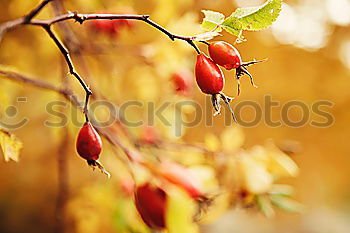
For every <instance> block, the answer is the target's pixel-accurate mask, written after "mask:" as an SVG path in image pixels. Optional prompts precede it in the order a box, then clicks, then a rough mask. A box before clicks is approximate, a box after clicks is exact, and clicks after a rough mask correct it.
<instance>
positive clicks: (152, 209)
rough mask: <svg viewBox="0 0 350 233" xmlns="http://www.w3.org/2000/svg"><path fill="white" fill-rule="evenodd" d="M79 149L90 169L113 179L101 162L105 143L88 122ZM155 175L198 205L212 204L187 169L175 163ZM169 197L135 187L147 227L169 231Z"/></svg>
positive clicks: (162, 191)
mask: <svg viewBox="0 0 350 233" xmlns="http://www.w3.org/2000/svg"><path fill="white" fill-rule="evenodd" d="M152 138H153V136H152ZM148 139H149V135H148ZM149 140H150V139H149ZM154 140H156V139H152V140H151V141H148V142H151V143H153V142H154ZM76 149H77V152H78V154H79V155H80V156H81V157H82V158H83V159H85V160H86V161H87V163H88V164H89V165H90V166H92V167H95V166H97V167H98V168H99V169H101V171H102V172H104V173H106V174H107V175H109V174H108V173H107V172H106V171H105V170H104V169H103V167H102V165H101V164H100V163H99V162H98V161H97V160H98V159H99V155H100V153H101V150H102V141H101V137H100V136H99V134H98V133H97V131H96V130H95V129H94V127H93V126H92V124H91V123H90V122H86V123H85V124H84V125H83V127H82V128H81V129H80V131H79V134H78V138H77V142H76ZM153 173H155V174H156V176H157V177H159V178H160V179H161V180H162V182H163V183H164V181H166V182H168V183H170V184H173V185H176V186H177V187H179V188H181V189H182V190H184V191H185V192H186V193H188V195H189V196H190V197H191V198H193V199H194V200H196V201H198V203H200V204H203V203H204V204H205V203H206V202H208V201H209V199H208V198H207V197H205V195H204V194H203V193H202V191H201V188H200V185H199V182H198V181H197V180H196V179H195V177H193V175H192V174H191V173H190V172H189V170H188V169H187V168H186V167H184V166H182V165H180V164H177V163H173V162H161V163H160V165H159V166H157V167H154V168H153ZM166 187H167V186H166ZM167 196H168V194H167V191H166V189H165V188H163V187H160V186H156V185H154V184H152V183H150V182H146V183H143V184H141V185H138V186H137V187H134V198H135V205H136V208H137V211H138V212H139V214H140V216H141V218H142V220H143V221H144V222H145V224H146V225H147V226H149V227H150V228H152V229H164V228H166V221H165V219H166V217H165V216H166V207H167Z"/></svg>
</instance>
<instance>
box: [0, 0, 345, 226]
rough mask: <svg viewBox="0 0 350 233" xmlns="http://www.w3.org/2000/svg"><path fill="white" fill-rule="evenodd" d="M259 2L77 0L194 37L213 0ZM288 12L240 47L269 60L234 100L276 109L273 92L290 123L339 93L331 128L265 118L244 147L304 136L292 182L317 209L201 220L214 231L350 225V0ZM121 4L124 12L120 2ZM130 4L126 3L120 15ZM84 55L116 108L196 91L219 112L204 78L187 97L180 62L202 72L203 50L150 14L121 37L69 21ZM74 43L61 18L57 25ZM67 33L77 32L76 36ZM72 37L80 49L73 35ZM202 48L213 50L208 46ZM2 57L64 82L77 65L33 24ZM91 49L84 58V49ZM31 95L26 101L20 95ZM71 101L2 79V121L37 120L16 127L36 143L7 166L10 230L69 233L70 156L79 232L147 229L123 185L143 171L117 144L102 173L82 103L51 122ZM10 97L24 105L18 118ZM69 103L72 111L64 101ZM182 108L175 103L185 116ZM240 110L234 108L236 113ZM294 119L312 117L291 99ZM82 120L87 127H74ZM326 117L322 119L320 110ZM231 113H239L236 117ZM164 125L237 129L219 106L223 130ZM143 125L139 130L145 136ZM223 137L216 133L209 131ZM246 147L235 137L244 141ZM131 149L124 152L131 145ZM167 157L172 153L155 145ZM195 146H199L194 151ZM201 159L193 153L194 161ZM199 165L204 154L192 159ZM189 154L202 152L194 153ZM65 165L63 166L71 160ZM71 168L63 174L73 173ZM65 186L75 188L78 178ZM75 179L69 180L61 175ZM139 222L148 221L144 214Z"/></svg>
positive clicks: (2, 201) (7, 12)
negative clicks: (86, 145)
mask: <svg viewBox="0 0 350 233" xmlns="http://www.w3.org/2000/svg"><path fill="white" fill-rule="evenodd" d="M263 2H264V1H260V0H217V1H209V0H200V1H199V0H197V1H196V0H150V1H136V0H120V1H112V0H109V1H108V0H64V1H63V4H64V7H65V9H66V10H67V11H78V12H79V13H94V12H111V13H113V12H117V11H118V10H120V9H124V10H125V9H132V10H133V11H134V12H136V13H138V14H149V15H151V18H152V19H153V20H154V21H156V22H157V23H159V24H160V25H162V26H164V27H165V28H167V29H168V30H170V31H171V32H174V33H178V34H181V35H194V34H197V33H198V32H200V31H201V29H200V26H199V25H200V23H201V20H202V17H203V15H202V13H201V10H202V9H210V10H214V11H218V12H222V13H223V14H225V15H226V16H228V15H230V14H231V13H232V12H233V11H234V10H235V9H236V8H237V7H247V6H256V5H259V4H261V3H263ZM284 2H285V3H284V5H283V8H282V12H281V15H280V17H279V18H278V20H277V21H276V22H275V23H274V24H273V26H272V27H271V28H269V29H267V30H264V31H261V32H245V33H244V35H245V37H246V38H247V41H246V42H244V43H241V44H237V45H236V47H237V48H238V49H239V51H240V53H241V55H242V58H243V60H244V61H248V60H252V59H262V58H268V61H267V62H264V63H261V64H259V65H256V66H254V67H252V68H250V72H251V73H252V74H253V75H254V78H255V82H256V83H257V85H258V86H259V88H258V89H255V88H252V87H251V86H250V83H249V79H248V78H247V77H243V78H242V94H241V95H240V97H239V98H238V99H237V100H236V101H237V102H235V101H234V102H233V106H234V105H235V104H237V103H239V102H240V101H244V100H251V101H255V102H257V103H259V104H260V105H261V106H264V98H265V95H270V96H271V98H272V99H273V100H274V101H279V106H277V107H274V108H272V110H271V116H272V119H273V120H275V121H277V120H279V119H281V109H282V105H283V104H285V103H286V102H288V101H291V100H299V101H303V103H305V104H306V105H308V106H311V105H312V104H313V103H314V102H316V101H319V100H327V101H330V102H332V103H333V104H334V105H333V106H332V107H327V108H325V111H327V112H329V113H331V114H332V116H333V119H334V123H333V124H332V125H330V126H327V127H324V128H318V127H315V126H312V125H310V121H311V120H312V119H318V118H317V117H318V116H316V115H315V114H312V113H311V115H310V120H309V121H308V123H307V124H305V125H303V126H301V127H290V126H287V125H285V124H283V125H282V126H279V127H271V126H269V125H267V124H265V123H264V120H263V119H262V120H261V121H259V123H258V124H257V125H255V126H253V127H241V128H242V130H243V132H244V135H245V136H244V138H245V141H244V144H243V148H250V147H252V146H254V145H256V144H260V145H261V144H264V143H265V141H266V139H270V138H271V139H273V140H274V141H275V142H276V144H278V145H285V144H286V143H288V142H290V141H293V142H294V141H296V142H298V147H300V148H301V150H300V151H298V153H296V154H295V155H292V158H293V159H294V160H295V161H296V163H297V164H298V166H299V168H300V174H299V176H298V177H297V178H296V179H289V178H288V179H285V180H284V182H285V183H288V184H292V185H293V186H295V189H296V195H295V197H294V198H295V199H296V200H298V202H300V203H302V204H303V205H304V206H305V210H304V211H303V213H301V214H296V213H286V212H283V211H277V215H276V216H275V217H273V218H266V217H265V216H263V215H262V214H260V213H257V212H254V211H249V210H244V209H241V208H235V209H232V210H230V211H228V212H225V213H224V214H223V215H221V216H220V217H218V218H217V219H216V220H215V221H213V222H211V223H210V224H204V223H203V224H201V231H202V232H207V233H211V232H220V233H226V232H227V233H229V232H236V233H240V232H241V233H265V232H266V233H273V232H284V233H288V232H290V233H292V232H293V233H296V232H300V233H304V232H305V233H328V232H332V233H347V232H350V230H349V229H350V181H349V179H348V177H350V157H349V152H350V148H349V145H348V142H347V141H348V138H349V132H350V126H349V124H348V119H349V118H350V110H349V109H350V92H349V89H350V83H349V78H350V71H349V69H350V30H349V27H350V1H349V0H321V1H320V0H303V1H301V0H299V1H298V0H289V1H288V0H286V1H284ZM0 3H1V15H0V22H1V23H2V22H5V21H8V20H12V19H15V18H18V17H21V16H23V15H25V14H26V13H28V12H29V11H30V10H31V9H32V8H33V7H34V6H36V4H37V3H38V1H27V0H0ZM118 13H119V12H118ZM121 13H122V12H121ZM53 16H54V11H53V7H51V6H47V7H46V8H45V9H44V10H43V11H42V12H41V13H40V14H39V15H38V17H37V18H40V19H47V18H52V17H53ZM68 25H69V26H70V27H71V28H72V29H73V32H74V33H75V34H76V39H77V40H78V42H77V41H74V40H73V41H70V42H71V43H72V45H76V44H75V43H78V44H80V45H81V46H82V51H83V53H82V54H80V55H79V54H78V55H77V54H74V55H72V57H73V62H74V63H75V64H76V67H77V70H78V71H79V72H80V73H81V74H82V76H83V77H84V78H85V79H86V81H87V83H93V84H91V86H92V88H93V89H96V90H98V92H99V93H100V94H102V95H103V96H105V97H108V99H109V100H111V101H112V102H113V103H115V104H121V103H123V102H125V101H127V100H138V101H141V102H142V103H144V104H145V105H146V104H147V103H148V102H153V103H155V105H156V106H160V105H161V104H162V103H164V102H165V101H170V102H176V101H180V100H183V99H184V98H185V99H193V100H195V101H197V102H198V103H200V105H201V106H204V105H205V104H206V105H207V110H205V112H204V113H205V114H206V116H207V117H210V116H211V114H212V110H211V106H210V104H208V98H209V97H205V96H204V95H203V94H202V93H200V90H199V89H198V88H197V86H196V85H195V86H194V88H193V89H194V90H193V93H192V94H191V95H190V96H189V97H179V96H176V94H175V92H174V88H173V87H172V84H171V75H172V74H173V73H175V72H177V71H178V70H180V69H186V70H189V71H191V72H192V70H193V67H194V64H195V51H194V50H193V48H191V47H190V46H188V45H187V44H186V43H185V42H183V41H175V42H172V41H171V40H169V38H167V37H166V36H165V35H163V34H161V33H160V32H159V31H157V30H155V29H153V28H151V27H149V26H148V25H146V24H144V23H143V22H134V24H133V25H132V28H131V29H124V30H120V32H118V35H115V36H114V37H111V36H108V35H103V34H99V33H97V32H95V31H94V30H92V29H91V23H89V22H86V23H84V24H83V25H79V24H78V23H74V22H69V24H68ZM54 29H55V31H56V32H57V35H58V36H59V37H60V38H61V39H62V38H63V37H62V36H61V34H62V28H59V27H58V26H55V27H54ZM222 34H223V36H222V37H217V38H215V39H214V40H225V41H228V42H230V43H234V41H235V37H234V36H232V35H230V34H228V33H226V32H223V33H222ZM63 39H64V38H63ZM67 46H68V45H67ZM198 46H199V48H200V49H201V50H202V51H203V52H205V53H207V48H206V46H205V45H204V44H198ZM0 51H1V52H0V64H1V65H2V66H10V67H12V68H14V69H15V70H17V71H21V72H24V73H26V74H30V75H31V76H34V77H37V78H39V79H40V78H42V79H45V80H46V81H49V82H51V83H53V84H55V85H58V86H60V85H61V83H62V79H63V78H66V77H68V76H67V75H66V73H67V70H66V64H65V63H64V61H63V59H62V55H61V54H60V53H59V51H58V49H57V48H56V47H55V45H54V44H53V42H52V41H51V40H50V38H49V37H48V36H47V35H46V34H45V32H44V31H43V30H42V29H40V28H37V27H33V26H30V25H28V26H22V27H19V28H17V29H15V30H14V31H10V32H8V33H7V34H5V35H4V36H3V38H2V41H1V44H0ZM78 56H81V57H83V60H84V62H82V60H81V59H78V58H77V57H78ZM224 73H225V77H226V85H225V93H226V94H228V95H230V96H235V95H236V83H235V82H234V74H233V72H232V71H231V72H227V71H225V72H224ZM67 79H68V80H69V83H70V85H72V87H73V89H74V91H75V93H77V94H78V95H79V96H78V98H79V99H81V100H83V97H84V93H83V91H82V90H81V88H80V86H79V84H78V83H77V82H76V80H74V79H73V78H72V77H69V78H67ZM18 97H26V98H27V102H18V101H17V100H18ZM55 100H63V99H62V98H60V97H59V96H58V95H57V94H55V93H53V92H49V91H42V90H40V89H36V88H34V87H33V88H32V87H26V86H25V85H23V84H18V83H15V82H11V81H9V80H5V79H1V80H0V101H1V102H0V117H1V121H2V122H6V123H7V124H13V123H15V122H18V121H19V120H20V119H23V118H24V117H26V118H28V119H29V121H28V123H26V124H25V125H24V126H23V127H21V128H19V129H16V130H14V131H13V133H15V134H16V136H17V137H18V138H20V139H21V140H22V142H23V150H22V152H21V155H20V161H19V162H18V163H15V162H13V161H11V162H8V163H6V162H5V161H4V160H1V162H0V164H1V165H0V166H1V170H0V177H1V178H0V184H1V185H0V229H1V232H4V233H17V232H27V233H31V232H33V233H34V232H35V233H41V232H43V233H44V232H45V233H46V232H53V231H57V232H58V231H59V230H58V228H59V226H57V225H55V223H57V221H56V217H57V215H56V213H57V209H56V202H57V196H58V195H59V191H58V187H59V186H58V175H57V174H58V167H59V166H58V164H59V163H62V161H63V160H64V159H62V158H66V159H67V167H65V166H64V167H63V169H66V170H64V171H63V172H64V176H65V177H64V178H65V181H64V182H66V183H67V185H68V190H65V191H64V193H63V194H62V193H61V194H62V196H63V199H61V200H59V201H63V202H65V201H67V203H68V204H67V206H68V207H67V215H66V217H65V218H66V221H65V222H66V228H67V229H66V230H67V232H84V233H90V232H91V233H94V232H147V230H146V229H145V227H144V226H141V224H140V223H137V224H139V225H140V227H138V228H139V229H138V230H135V229H134V231H131V230H130V231H128V230H127V229H128V228H127V227H125V226H126V225H127V224H128V223H127V220H125V219H127V218H128V217H127V216H133V215H132V214H131V213H129V212H132V211H134V208H135V207H134V206H133V203H132V197H128V198H125V197H124V196H125V195H124V194H123V192H122V187H123V185H122V183H123V182H124V180H125V179H126V180H127V179H130V177H129V174H128V172H127V168H126V167H125V165H123V164H122V163H121V162H120V161H119V160H118V159H117V158H116V157H115V156H113V153H115V152H114V151H113V149H112V148H111V147H110V146H108V142H107V141H104V145H105V147H104V149H103V154H102V155H101V161H102V162H103V164H104V165H105V167H106V169H107V170H109V171H110V172H111V174H112V178H111V179H109V180H107V179H106V177H104V176H103V175H102V174H100V173H98V172H97V171H95V172H92V170H91V169H89V168H88V167H87V166H86V164H85V162H84V161H83V160H82V159H81V158H79V156H77V154H76V152H75V137H76V134H77V132H78V130H79V128H80V127H81V125H82V123H83V121H84V117H83V115H82V114H80V113H79V112H78V111H76V110H74V108H73V107H69V105H67V106H66V107H64V106H63V107H62V108H61V111H64V112H68V118H67V121H68V123H67V125H68V126H67V128H68V132H67V131H66V130H65V128H60V127H56V128H50V127H47V126H45V125H44V122H45V121H54V122H57V121H58V120H59V119H58V118H57V117H54V116H52V114H49V113H48V112H47V111H46V109H45V108H46V107H47V104H48V103H50V101H55ZM9 106H15V107H16V109H17V110H16V112H15V113H16V114H15V113H13V112H12V113H11V111H15V110H13V109H12V110H11V109H10V110H9V108H8V107H9ZM62 109H63V110H62ZM105 110H106V109H101V110H98V111H96V114H97V115H98V116H97V117H98V118H99V119H106V118H108V114H107V113H105ZM147 110H149V109H147V107H143V108H130V109H129V110H128V111H127V117H128V119H130V120H131V121H136V120H141V119H147ZM182 110H183V112H177V113H176V114H181V115H182V116H183V117H185V118H186V119H188V120H190V119H193V117H194V116H195V110H194V109H192V108H188V109H187V108H186V109H182ZM173 111H176V109H175V110H174V109H173V108H171V109H170V110H169V111H167V112H166V114H165V115H166V117H167V119H168V120H169V121H170V122H174V114H175V113H174V112H173ZM240 114H241V117H242V119H244V120H246V121H250V120H253V119H254V116H255V112H254V111H253V109H251V108H249V107H247V108H243V109H242V111H241V112H240ZM226 115H228V113H227V114H226ZM289 117H290V119H291V120H293V121H298V120H300V119H302V117H303V112H302V111H300V108H297V107H296V108H291V109H290V112H289ZM73 118H77V120H78V122H79V124H74V122H73V120H72V119H73ZM321 120H322V119H321ZM226 121H227V118H226ZM157 127H158V128H159V131H160V134H161V135H162V137H163V138H165V139H167V140H174V141H180V142H189V143H204V142H205V141H206V140H207V139H208V135H215V136H217V137H219V136H220V134H221V132H222V131H223V130H224V129H225V128H228V127H229V126H227V122H226V124H225V117H223V116H217V117H215V118H214V120H213V124H212V125H211V126H205V124H204V122H203V121H202V122H200V124H198V125H196V126H195V127H187V128H186V127H185V128H183V129H182V135H181V137H180V138H179V137H176V135H174V132H175V127H176V125H174V124H173V125H172V126H164V125H163V124H161V123H160V122H157ZM141 128H142V127H136V128H132V129H131V131H132V132H133V133H134V134H135V135H140V132H141V130H142V129H141ZM209 137H210V136H209ZM233 143H234V140H233ZM119 153H120V154H122V153H121V152H119ZM155 153H161V152H155ZM183 156H188V154H186V153H183ZM195 159H196V158H193V160H195ZM188 160H189V161H190V160H191V159H188ZM184 163H190V162H188V161H187V162H184ZM61 169H62V164H61ZM61 172H62V171H61ZM66 183H64V184H63V185H64V186H65V184H66ZM61 185H62V184H61ZM135 224H136V223H135Z"/></svg>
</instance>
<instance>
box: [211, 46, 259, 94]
mask: <svg viewBox="0 0 350 233" xmlns="http://www.w3.org/2000/svg"><path fill="white" fill-rule="evenodd" d="M208 50H209V54H210V57H211V59H213V61H214V62H215V63H216V64H218V65H220V66H223V67H224V68H225V69H227V70H231V69H236V80H237V83H238V95H239V94H240V92H241V90H240V81H239V78H240V77H241V76H242V75H244V74H246V75H248V76H249V78H250V83H251V84H252V86H253V87H257V86H256V85H255V84H254V80H253V77H252V75H251V74H250V73H249V72H248V70H247V68H246V67H248V66H250V65H253V64H256V63H258V62H261V61H255V60H254V61H250V62H242V58H241V55H240V54H239V52H238V50H237V49H236V48H235V47H233V45H231V44H229V43H227V42H225V41H216V42H213V43H210V44H209V47H208Z"/></svg>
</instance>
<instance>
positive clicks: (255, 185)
mask: <svg viewBox="0 0 350 233" xmlns="http://www.w3.org/2000/svg"><path fill="white" fill-rule="evenodd" d="M238 162H239V169H240V173H241V179H242V185H243V187H244V188H245V189H247V190H248V191H249V192H251V193H255V194H261V193H265V192H267V191H268V190H269V189H270V188H271V185H272V183H273V177H272V175H271V174H270V173H269V171H268V170H267V168H266V167H265V166H264V165H263V164H261V163H260V162H258V161H257V160H255V159H254V158H252V157H251V156H250V155H249V154H244V155H243V156H242V157H241V158H240V159H239V161H238Z"/></svg>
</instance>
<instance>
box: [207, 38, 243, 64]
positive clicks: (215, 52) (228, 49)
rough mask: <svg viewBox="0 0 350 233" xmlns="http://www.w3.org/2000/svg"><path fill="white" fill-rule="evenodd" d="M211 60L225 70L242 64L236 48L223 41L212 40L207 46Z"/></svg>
mask: <svg viewBox="0 0 350 233" xmlns="http://www.w3.org/2000/svg"><path fill="white" fill-rule="evenodd" d="M208 50H209V54H210V57H211V59H213V61H214V62H215V63H216V64H218V65H220V66H223V67H224V68H225V69H227V70H231V69H236V68H238V67H240V66H241V65H242V59H241V55H240V54H239V52H238V50H237V49H236V48H235V47H233V46H232V45H231V44H229V43H227V42H225V41H217V42H213V43H211V44H210V45H209V47H208Z"/></svg>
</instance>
